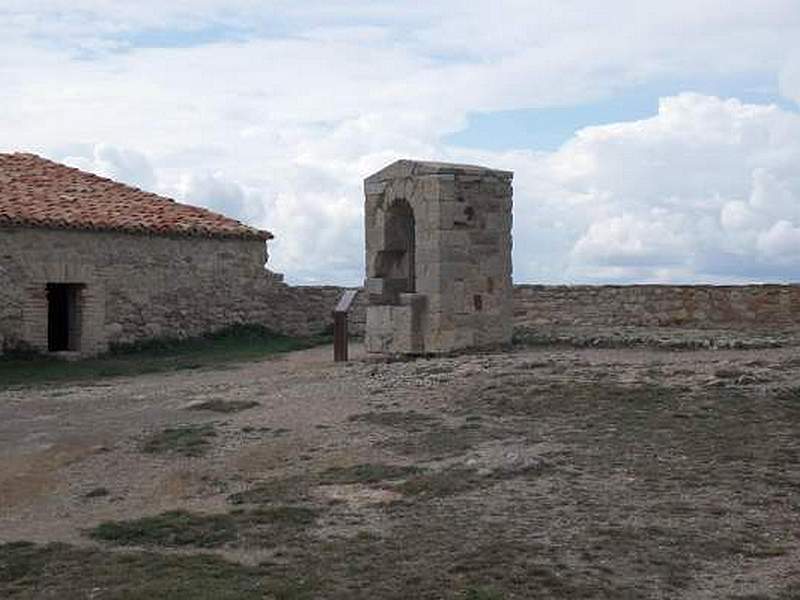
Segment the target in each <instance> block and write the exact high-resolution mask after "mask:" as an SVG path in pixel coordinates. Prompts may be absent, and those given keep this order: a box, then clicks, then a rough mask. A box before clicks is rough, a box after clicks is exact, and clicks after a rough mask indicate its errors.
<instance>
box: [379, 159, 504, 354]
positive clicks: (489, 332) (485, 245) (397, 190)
mask: <svg viewBox="0 0 800 600" xmlns="http://www.w3.org/2000/svg"><path fill="white" fill-rule="evenodd" d="M511 178H512V173H510V172H508V171H496V170H491V169H486V168H484V167H476V166H472V165H453V164H446V163H428V162H416V161H397V162H395V163H393V164H391V165H389V166H388V167H386V168H385V169H383V170H381V171H379V172H378V173H376V174H375V175H372V176H371V177H369V178H367V179H366V181H365V183H364V189H365V196H366V203H365V210H364V213H365V223H366V235H365V239H366V246H367V253H366V267H367V279H366V287H367V290H368V292H369V293H368V294H367V302H368V303H369V305H370V306H369V307H368V309H367V328H366V334H365V335H366V346H367V350H368V351H370V352H380V353H386V354H422V353H433V354H436V353H445V352H451V351H454V350H458V349H461V348H467V347H472V346H487V345H494V344H498V343H508V342H510V341H511V328H512V325H511V319H512V308H511V193H512V192H511ZM377 190H382V191H381V192H380V193H376V191H377ZM379 282H380V283H379ZM398 285H399V286H401V287H398ZM412 296H414V297H416V296H419V297H420V298H422V299H424V302H422V301H417V300H415V301H414V302H413V303H411V304H409V306H412V307H413V310H411V311H408V310H405V308H406V307H405V306H402V307H401V305H403V301H402V300H401V299H402V298H406V299H408V298H409V297H412ZM401 308H402V309H403V310H401ZM409 328H410V329H409Z"/></svg>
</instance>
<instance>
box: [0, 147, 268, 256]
mask: <svg viewBox="0 0 800 600" xmlns="http://www.w3.org/2000/svg"><path fill="white" fill-rule="evenodd" d="M9 225H11V226H25V227H42V228H47V229H89V230H96V231H121V232H127V233H154V234H159V235H178V236H194V237H215V238H243V239H261V240H268V239H271V238H272V234H271V233H269V232H268V231H262V230H259V229H255V228H253V227H249V226H247V225H244V224H242V223H240V222H239V221H236V220H235V219H230V218H228V217H225V216H223V215H220V214H218V213H215V212H211V211H210V210H206V209H205V208H200V207H197V206H190V205H188V204H180V203H179V202H175V201H174V200H172V199H170V198H165V197H163V196H158V195H156V194H151V193H150V192H144V191H142V190H140V189H138V188H135V187H131V186H128V185H124V184H122V183H117V182H116V181H112V180H110V179H105V178H103V177H98V176H97V175H93V174H92V173H86V172H85V171H81V170H80V169H73V168H72V167H67V166H66V165H62V164H59V163H55V162H52V161H50V160H47V159H44V158H41V157H40V156H36V155H35V154H23V153H14V154H2V153H0V227H2V226H9Z"/></svg>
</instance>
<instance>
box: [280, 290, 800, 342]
mask: <svg viewBox="0 0 800 600" xmlns="http://www.w3.org/2000/svg"><path fill="white" fill-rule="evenodd" d="M292 291H293V293H294V294H297V295H298V296H299V298H298V300H299V304H300V305H301V306H303V307H304V309H305V310H306V311H308V309H312V310H311V311H309V312H307V317H310V319H309V320H310V321H311V322H312V323H313V324H314V325H315V326H312V329H317V328H320V327H323V326H326V325H329V324H330V311H331V308H332V307H333V306H334V305H335V304H336V300H337V299H338V298H339V297H340V296H341V294H342V293H343V291H344V288H340V287H335V286H326V287H302V286H298V287H294V288H292ZM513 308H514V326H515V327H518V328H519V327H528V328H535V327H537V326H538V327H549V326H578V327H586V326H588V327H592V326H596V327H622V326H639V327H676V328H681V327H683V328H687V329H705V328H713V329H740V330H741V329H745V330H746V329H751V330H764V329H800V285H740V286H716V285H597V286H592V285H576V286H567V285H527V284H521V285H516V286H514V296H513ZM316 311H318V313H316ZM311 312H315V313H316V314H315V315H314V316H312V315H311ZM364 323H365V304H364V298H363V295H361V294H360V295H359V298H358V300H357V301H356V303H355V305H354V306H353V309H352V312H351V315H350V331H351V333H353V334H355V335H360V334H363V332H364Z"/></svg>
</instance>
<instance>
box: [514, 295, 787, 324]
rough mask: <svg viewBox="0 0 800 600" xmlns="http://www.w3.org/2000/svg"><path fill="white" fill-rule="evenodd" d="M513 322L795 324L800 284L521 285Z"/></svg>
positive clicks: (515, 300) (515, 297) (516, 296)
mask: <svg viewBox="0 0 800 600" xmlns="http://www.w3.org/2000/svg"><path fill="white" fill-rule="evenodd" d="M514 324H515V326H517V327H520V326H523V327H535V326H537V325H540V326H541V325H570V326H572V325H577V326H587V325H588V326H612V327H613V326H645V327H686V328H700V329H702V328H722V329H727V328H730V329H769V328H782V329H786V328H795V327H798V326H800V285H742V286H715V285H626V286H625V285H623V286H613V285H608V286H586V285H580V286H544V285H517V286H515V288H514Z"/></svg>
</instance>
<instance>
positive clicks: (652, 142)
mask: <svg viewBox="0 0 800 600" xmlns="http://www.w3.org/2000/svg"><path fill="white" fill-rule="evenodd" d="M797 140H800V115H798V114H797V113H792V112H787V111H784V110H781V109H779V108H777V107H775V106H756V105H748V104H743V103H741V102H739V101H736V100H722V99H719V98H714V97H708V96H701V95H698V94H682V95H680V96H677V97H673V98H666V99H663V100H662V101H661V104H660V108H659V112H658V114H657V115H656V116H654V117H652V118H648V119H644V120H641V121H636V122H629V123H616V124H611V125H607V126H601V127H590V128H587V129H584V130H582V131H579V132H578V133H577V134H576V135H575V136H574V137H573V138H572V139H571V140H569V141H568V142H567V143H565V144H564V145H563V146H562V148H560V149H559V150H558V151H557V152H554V153H552V154H545V155H541V154H540V155H530V156H527V157H522V159H521V160H519V161H518V162H517V165H516V170H517V186H516V190H517V196H516V203H515V214H516V216H515V219H516V220H515V222H516V223H518V226H517V227H516V228H515V241H516V242H515V243H516V245H515V252H516V255H515V257H516V259H517V260H516V262H517V265H518V266H517V268H516V269H515V270H516V272H517V273H518V274H519V276H520V278H521V279H522V280H537V279H544V280H550V281H554V280H562V279H564V278H566V279H567V280H572V281H579V280H608V279H612V280H616V281H634V280H647V281H671V280H682V281H698V280H701V281H727V280H730V279H732V278H733V279H737V280H756V281H759V280H763V279H765V278H767V279H775V278H796V277H798V276H800V268H798V267H794V266H792V267H791V268H788V269H787V268H786V266H787V265H792V261H794V260H795V259H796V257H797V255H798V246H797V239H798V238H797V233H798V231H800V229H798V227H800V172H798V171H797V168H796V165H797V164H800V162H799V161H800V144H798V142H797ZM534 180H535V183H534ZM526 184H527V185H526ZM556 223H557V224H559V225H558V226H557V227H553V224H556ZM528 240H530V241H528ZM537 254H540V255H541V256H538V257H537ZM779 266H781V267H783V268H782V270H781V269H778V268H777V267H779Z"/></svg>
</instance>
